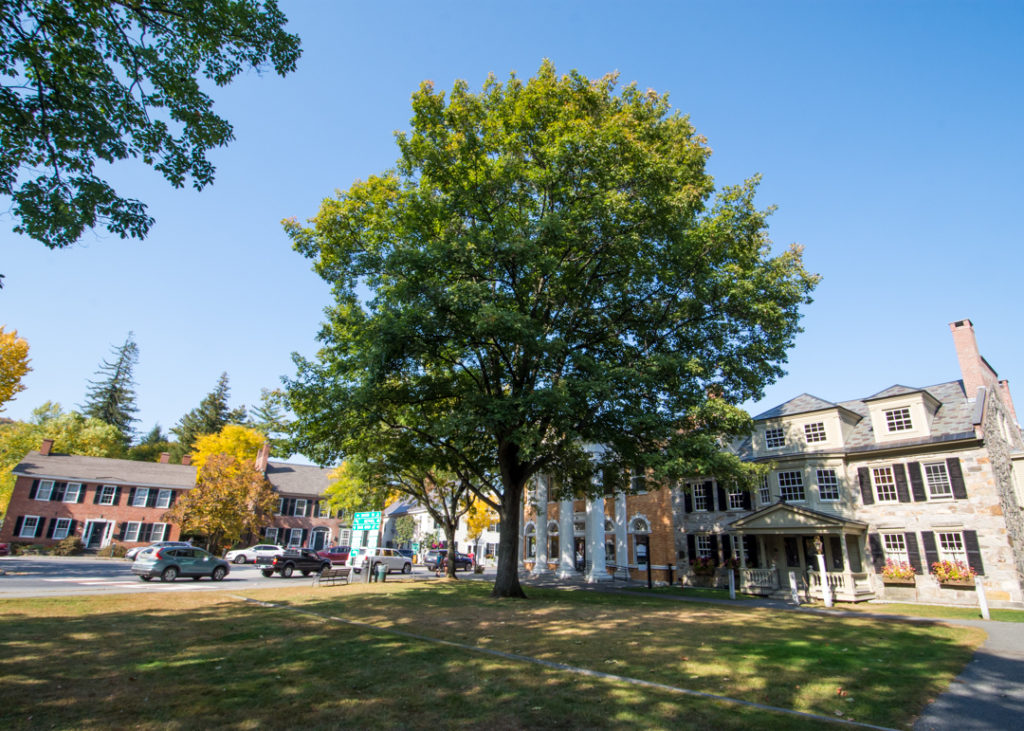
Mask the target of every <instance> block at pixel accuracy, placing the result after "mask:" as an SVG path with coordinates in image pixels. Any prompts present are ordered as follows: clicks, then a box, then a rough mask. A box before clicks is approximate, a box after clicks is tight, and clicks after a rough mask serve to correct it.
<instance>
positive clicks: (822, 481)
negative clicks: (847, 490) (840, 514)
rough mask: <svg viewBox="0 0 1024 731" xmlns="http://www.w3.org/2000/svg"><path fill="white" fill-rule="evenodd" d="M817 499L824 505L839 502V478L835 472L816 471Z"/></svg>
mask: <svg viewBox="0 0 1024 731" xmlns="http://www.w3.org/2000/svg"><path fill="white" fill-rule="evenodd" d="M817 478H818V499H819V500H821V501H822V502H826V503H834V502H838V501H839V478H838V477H837V476H836V471H835V470H818V471H817Z"/></svg>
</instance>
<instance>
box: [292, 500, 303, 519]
mask: <svg viewBox="0 0 1024 731" xmlns="http://www.w3.org/2000/svg"><path fill="white" fill-rule="evenodd" d="M292 515H296V516H298V517H300V518H305V517H306V501H305V499H303V498H298V499H296V501H295V512H293V513H292Z"/></svg>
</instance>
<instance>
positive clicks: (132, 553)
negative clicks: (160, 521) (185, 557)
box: [124, 541, 192, 561]
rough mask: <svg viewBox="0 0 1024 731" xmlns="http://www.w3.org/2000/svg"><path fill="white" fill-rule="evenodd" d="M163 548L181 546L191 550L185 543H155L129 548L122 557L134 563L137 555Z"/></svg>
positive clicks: (189, 544)
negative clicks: (151, 549)
mask: <svg viewBox="0 0 1024 731" xmlns="http://www.w3.org/2000/svg"><path fill="white" fill-rule="evenodd" d="M165 546H181V547H182V548H191V547H192V544H191V543H187V542H186V541H157V542H156V543H150V544H149V545H148V546H135V548H129V549H128V551H127V553H125V554H124V557H125V558H126V559H128V560H129V561H134V560H135V559H136V558H138V557H139V554H140V553H142V552H143V551H145V550H148V549H150V548H153V549H156V548H163V547H165Z"/></svg>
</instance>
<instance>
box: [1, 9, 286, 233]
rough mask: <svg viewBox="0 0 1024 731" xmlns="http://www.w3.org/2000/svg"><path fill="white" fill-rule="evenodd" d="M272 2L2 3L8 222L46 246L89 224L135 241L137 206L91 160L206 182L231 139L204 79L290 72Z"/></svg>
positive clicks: (144, 220) (174, 180) (140, 206)
mask: <svg viewBox="0 0 1024 731" xmlns="http://www.w3.org/2000/svg"><path fill="white" fill-rule="evenodd" d="M286 22H287V19H286V18H285V16H284V15H283V14H282V13H281V11H280V10H279V9H278V5H277V2H276V0H206V1H205V2H195V0H161V2H132V1H116V0H115V1H109V0H6V1H5V2H4V3H3V9H2V12H0V77H2V81H0V195H6V196H10V197H11V199H12V201H13V211H12V212H13V216H14V219H15V227H14V230H15V231H16V232H18V233H24V234H27V235H28V236H30V237H32V238H33V239H36V240H38V241H40V242H42V243H43V244H45V245H46V246H49V247H50V248H60V247H65V246H69V245H70V244H72V243H74V242H75V241H77V240H78V239H79V237H80V236H81V235H82V233H83V232H84V231H85V230H86V229H89V228H93V227H95V226H98V225H102V226H104V227H105V228H106V229H107V230H108V231H110V232H111V233H115V234H117V235H119V236H120V237H121V238H127V237H135V238H143V237H145V235H146V234H147V232H148V231H149V229H150V226H151V225H152V224H153V219H152V218H151V217H150V216H149V215H148V214H147V212H146V206H145V204H144V203H142V202H141V201H138V200H134V199H132V198H128V197H124V196H122V195H120V194H119V193H118V192H116V191H115V190H114V189H113V188H112V187H111V185H110V184H109V183H108V182H106V181H105V180H103V179H102V178H101V177H100V174H98V173H97V167H100V168H102V167H103V166H104V165H106V164H108V163H115V162H120V161H123V160H128V159H135V160H139V161H141V162H142V163H144V164H146V165H149V166H151V167H152V168H153V169H154V170H156V171H157V172H159V173H160V174H161V175H163V176H164V178H166V179H167V180H168V181H169V182H170V183H171V184H172V185H173V186H174V187H176V188H180V187H182V186H183V185H184V184H185V183H186V182H189V181H190V182H191V184H192V185H193V186H194V187H195V188H196V189H202V188H204V187H205V186H206V185H208V184H210V183H211V182H212V181H213V177H214V167H213V165H212V164H211V163H210V161H209V160H208V159H207V152H208V151H209V150H210V149H213V148H216V147H221V146H223V145H226V144H227V143H228V142H229V141H231V140H232V139H233V137H234V134H233V131H232V128H231V125H230V124H229V123H228V122H227V121H226V120H224V119H222V118H221V117H219V116H217V115H216V114H215V113H214V111H213V100H212V99H211V98H210V97H209V96H208V95H207V93H206V91H204V89H203V87H204V85H205V84H206V82H207V81H209V82H212V83H213V84H214V85H216V86H225V85H226V84H228V83H230V82H231V80H232V79H234V78H235V76H237V75H238V74H239V73H241V72H242V71H245V70H247V69H257V70H258V69H261V68H263V67H264V65H265V64H267V63H268V62H269V63H270V65H271V66H272V67H273V68H274V70H275V71H276V72H277V73H278V74H280V75H282V76H284V75H285V74H287V73H289V72H291V71H293V70H294V69H295V65H296V62H297V61H298V58H299V55H300V53H301V51H300V48H299V39H298V37H297V36H295V35H291V34H289V33H286V32H285V31H284V26H285V24H286Z"/></svg>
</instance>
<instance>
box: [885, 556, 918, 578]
mask: <svg viewBox="0 0 1024 731" xmlns="http://www.w3.org/2000/svg"><path fill="white" fill-rule="evenodd" d="M882 578H883V579H889V580H891V581H913V580H914V567H913V566H911V565H910V564H909V563H907V562H906V561H900V562H898V563H897V562H896V561H893V560H892V559H891V558H889V559H886V561H885V568H883V569H882Z"/></svg>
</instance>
